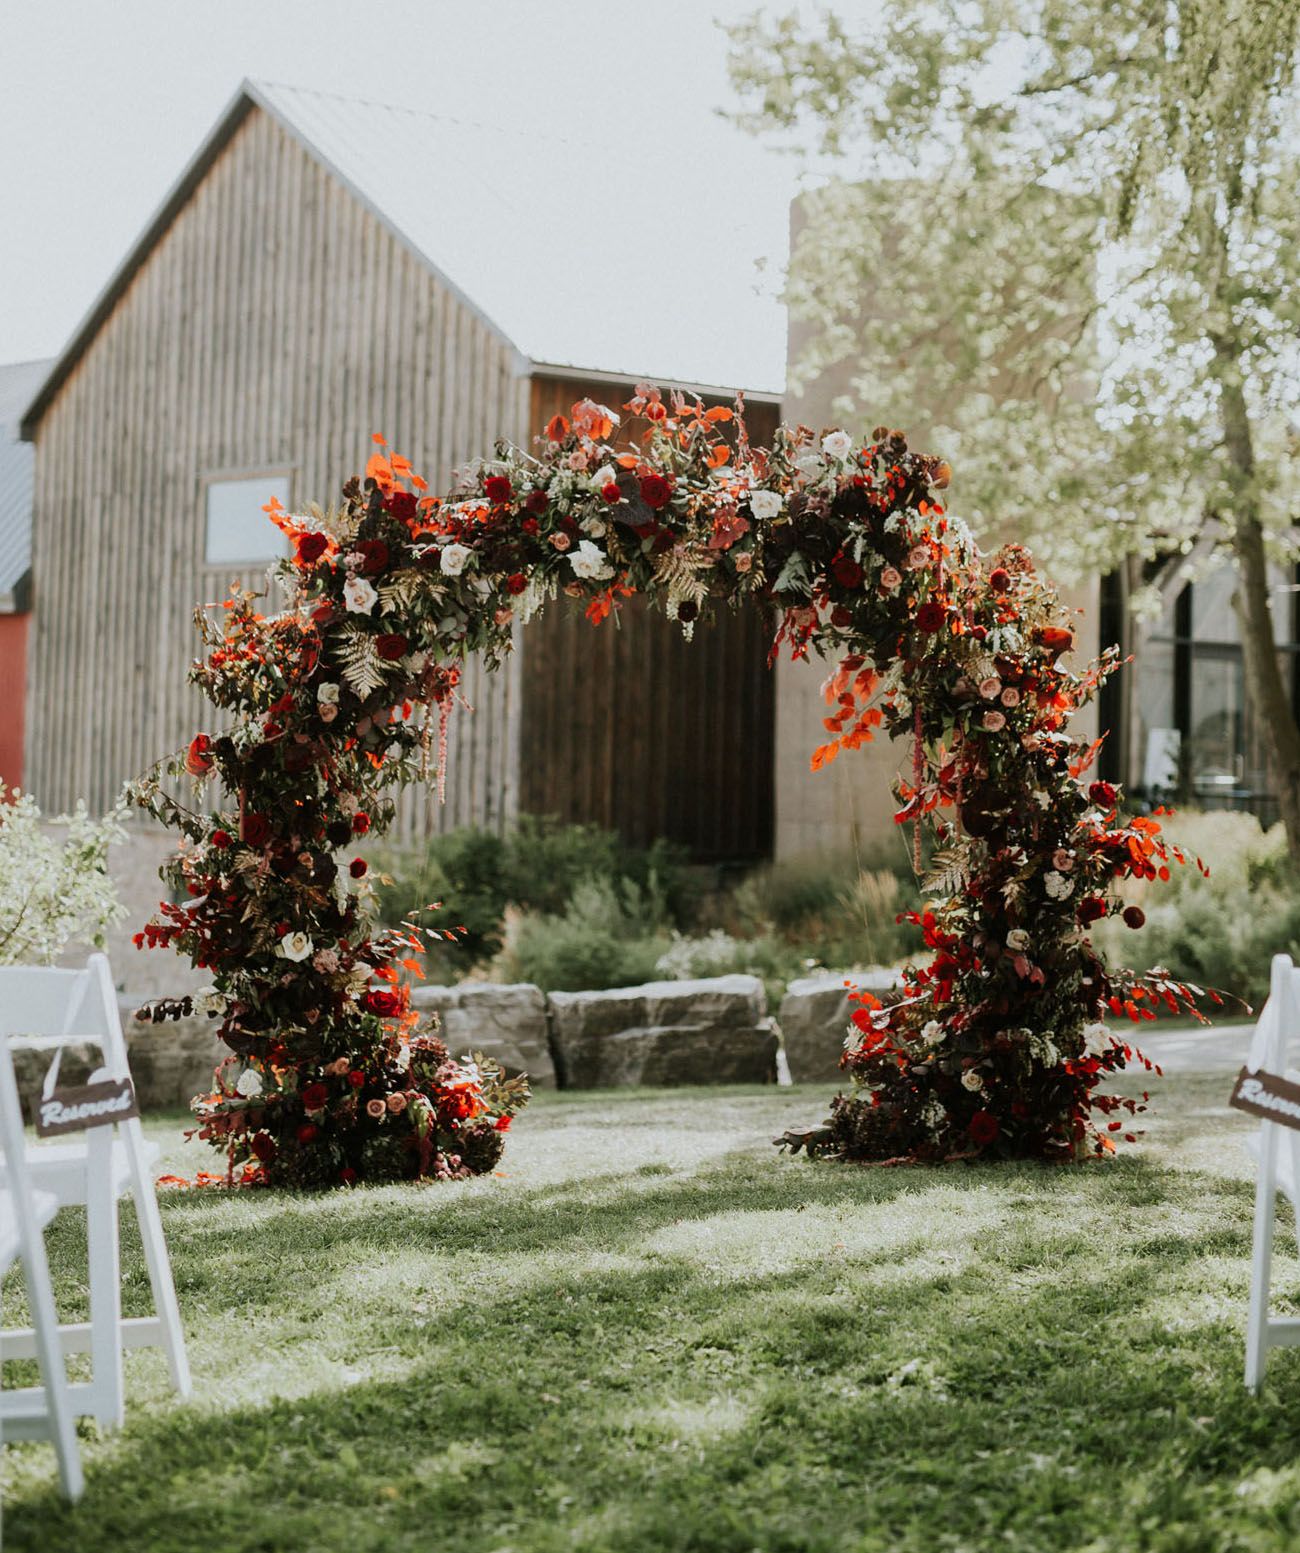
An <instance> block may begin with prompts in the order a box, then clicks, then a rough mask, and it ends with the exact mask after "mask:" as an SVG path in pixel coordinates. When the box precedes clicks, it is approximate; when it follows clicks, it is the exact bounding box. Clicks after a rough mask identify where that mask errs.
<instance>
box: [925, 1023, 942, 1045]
mask: <svg viewBox="0 0 1300 1553" xmlns="http://www.w3.org/2000/svg"><path fill="white" fill-rule="evenodd" d="M921 1039H922V1040H923V1041H924V1042H925V1044H926V1045H927V1046H937V1045H938V1044H939V1042H940V1041H941V1040H943V1026H942V1025H941V1024H940V1023H939V1021H938V1020H937V1019H929V1020H927V1021H926V1023H925V1024H923V1025H922V1026H921Z"/></svg>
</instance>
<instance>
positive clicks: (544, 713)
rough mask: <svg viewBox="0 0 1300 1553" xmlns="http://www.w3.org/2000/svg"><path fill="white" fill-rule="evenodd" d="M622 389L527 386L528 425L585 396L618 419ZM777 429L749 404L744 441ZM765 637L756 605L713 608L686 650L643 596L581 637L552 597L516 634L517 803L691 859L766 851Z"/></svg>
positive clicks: (563, 383) (552, 382)
mask: <svg viewBox="0 0 1300 1553" xmlns="http://www.w3.org/2000/svg"><path fill="white" fill-rule="evenodd" d="M632 392H633V385H632V384H631V383H630V382H629V383H627V384H626V385H617V384H615V385H611V384H610V383H608V382H599V381H590V382H575V381H571V380H567V379H558V380H557V379H548V378H537V379H535V380H534V383H533V392H532V410H531V417H530V418H531V421H532V425H533V427H534V429H535V430H540V429H541V427H543V426H544V425H545V424H546V422H547V421H548V420H549V419H550V417H551V416H552V415H554V414H556V413H567V412H568V410H569V408H570V406H571V405H572V404H573V403H574V401H575V400H577V399H581V398H583V397H585V396H590V397H592V398H594V399H597V400H599V401H600V402H601V403H604V404H608V405H610V406H611V407H613V408H615V409H617V408H618V407H620V406H621V405H622V404H623V403H624V402H625V401H626V400H627V399H629V398H630V397H631V395H632ZM776 420H777V411H776V408H775V406H772V405H767V404H755V405H753V406H751V407H750V411H749V415H748V422H749V429H750V436H751V438H752V440H753V441H754V442H755V443H757V444H760V445H762V444H764V443H767V442H769V441H770V439H771V434H772V431H773V429H774V427H775V425H776ZM623 430H624V432H625V433H627V434H628V435H629V436H635V434H636V430H637V428H636V426H635V425H634V424H633V423H628V424H626V425H625V426H624V428H623ZM771 635H772V626H771V622H770V621H768V620H767V619H765V618H764V616H763V615H762V613H761V612H760V611H759V610H758V609H756V608H751V609H745V610H743V611H740V612H738V613H733V612H731V611H730V610H728V609H726V608H725V607H722V608H720V609H719V610H718V611H717V613H716V615H715V616H714V618H713V619H712V620H711V621H701V622H699V624H697V626H696V629H695V636H694V640H693V641H691V642H686V641H685V640H684V639H683V637H682V631H681V627H680V626H678V625H677V624H676V623H675V622H673V621H670V620H666V619H665V618H664V616H663V615H662V614H661V613H659V612H657V611H654V610H651V609H649V608H648V607H647V606H646V603H645V601H644V600H640V599H637V600H630V601H628V602H627V604H626V605H625V607H624V609H623V611H622V613H621V617H620V621H619V624H618V626H615V625H614V623H613V622H612V621H605V622H603V623H602V624H601V625H599V626H595V627H593V626H592V625H591V624H589V623H588V621H587V620H586V619H585V617H584V616H583V614H582V611H581V610H580V609H578V608H576V607H574V606H572V605H571V604H570V603H569V601H568V600H565V599H563V598H561V599H557V600H556V601H555V603H553V604H552V605H550V606H549V608H548V609H547V611H546V612H545V613H544V614H543V615H542V616H540V617H539V618H538V619H536V620H534V621H532V622H530V624H529V625H528V626H527V627H526V628H525V630H524V632H523V635H522V641H521V648H520V656H521V660H522V674H523V712H522V718H521V723H520V807H521V808H522V809H523V810H525V811H527V812H531V813H535V814H552V815H558V816H560V817H561V818H563V819H565V820H571V821H591V822H594V823H596V824H599V825H602V826H606V827H608V828H610V829H613V830H616V831H618V832H619V834H620V835H622V836H623V837H624V838H625V839H626V840H628V841H630V842H634V843H637V844H641V845H645V844H648V843H649V842H652V841H654V840H655V839H656V838H658V837H665V838H667V839H669V840H672V841H676V842H680V843H682V844H683V845H685V846H687V847H689V848H690V850H691V852H692V853H693V854H694V855H695V856H696V857H697V858H700V859H709V860H727V861H748V860H753V859H756V858H762V857H766V856H768V855H770V852H771V846H772V797H773V789H772V753H773V709H774V699H773V695H774V688H773V682H772V675H771V673H770V671H769V670H768V668H767V663H766V659H767V650H768V645H769V643H770V640H771Z"/></svg>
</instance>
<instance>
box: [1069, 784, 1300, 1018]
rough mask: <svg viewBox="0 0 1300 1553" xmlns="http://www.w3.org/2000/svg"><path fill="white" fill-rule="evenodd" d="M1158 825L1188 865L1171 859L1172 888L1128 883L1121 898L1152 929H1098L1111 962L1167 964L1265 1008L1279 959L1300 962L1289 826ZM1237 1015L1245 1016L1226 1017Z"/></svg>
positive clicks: (1202, 817)
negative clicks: (1205, 871)
mask: <svg viewBox="0 0 1300 1553" xmlns="http://www.w3.org/2000/svg"><path fill="white" fill-rule="evenodd" d="M1161 823H1162V826H1163V829H1164V834H1165V837H1166V839H1167V840H1168V841H1170V842H1171V843H1172V844H1173V845H1175V846H1178V847H1180V848H1182V850H1183V851H1184V852H1185V853H1186V855H1187V857H1188V862H1187V865H1186V866H1183V867H1180V866H1178V865H1176V864H1172V863H1171V865H1170V866H1171V877H1170V878H1169V880H1168V881H1167V882H1163V883H1159V882H1158V883H1156V884H1133V883H1128V884H1126V885H1125V886H1124V889H1123V895H1124V900H1125V902H1126V903H1132V904H1135V905H1139V906H1141V907H1142V909H1143V911H1144V912H1145V913H1146V919H1147V920H1146V925H1145V927H1142V928H1140V929H1138V931H1137V932H1136V933H1135V932H1133V931H1131V930H1130V929H1128V928H1126V927H1124V926H1123V924H1122V923H1121V922H1120V920H1119V919H1118V918H1113V917H1112V918H1110V919H1109V920H1107V921H1106V922H1103V923H1101V924H1099V925H1098V928H1097V929H1095V930H1094V932H1093V938H1094V942H1095V943H1096V944H1097V946H1098V948H1099V949H1100V950H1101V951H1102V953H1103V954H1104V955H1105V957H1106V958H1107V959H1108V960H1109V961H1110V962H1111V963H1112V964H1118V965H1131V966H1133V967H1134V968H1135V969H1138V970H1150V969H1151V968H1152V967H1154V966H1163V967H1164V968H1165V969H1167V970H1169V971H1170V972H1171V973H1172V974H1173V975H1174V976H1175V977H1177V978H1178V979H1179V980H1181V981H1191V982H1194V983H1196V984H1197V985H1198V986H1201V987H1212V988H1215V989H1217V990H1219V991H1221V992H1227V993H1230V994H1232V995H1233V996H1234V997H1237V998H1242V999H1245V1001H1246V1002H1248V1003H1250V1004H1251V1005H1252V1006H1254V1007H1258V1005H1259V1004H1260V1003H1262V1002H1263V1000H1264V998H1265V997H1266V996H1267V995H1268V978H1269V962H1270V960H1271V959H1272V957H1273V956H1274V955H1275V954H1289V955H1291V956H1292V958H1295V959H1300V876H1298V875H1297V873H1296V871H1295V868H1294V865H1293V864H1292V863H1291V861H1290V858H1289V855H1288V853H1287V847H1286V836H1285V833H1284V831H1283V829H1282V827H1281V826H1280V825H1275V826H1274V827H1273V828H1272V829H1271V830H1268V831H1265V830H1263V829H1262V827H1261V826H1260V823H1259V821H1258V820H1257V819H1256V818H1255V817H1254V815H1250V814H1238V813H1227V812H1208V813H1202V812H1197V811H1184V812H1180V813H1178V814H1174V815H1170V816H1168V817H1167V818H1164V819H1162V822H1161ZM1197 858H1200V859H1201V860H1202V861H1203V862H1204V863H1205V865H1206V867H1207V868H1208V869H1209V874H1208V876H1207V875H1205V874H1203V873H1202V872H1201V870H1200V869H1199V868H1198V867H1197V866H1196V859H1197ZM1234 1015H1236V1016H1237V1017H1240V1015H1241V1010H1240V1009H1239V1008H1237V1009H1232V1010H1229V1011H1228V1012H1227V1013H1226V1014H1225V1016H1224V1017H1229V1018H1230V1017H1233V1016H1234Z"/></svg>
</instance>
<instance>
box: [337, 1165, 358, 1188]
mask: <svg viewBox="0 0 1300 1553" xmlns="http://www.w3.org/2000/svg"><path fill="white" fill-rule="evenodd" d="M356 1178H357V1173H356V1171H355V1170H353V1168H352V1166H351V1165H344V1167H343V1169H342V1170H340V1171H339V1180H340V1181H342V1183H343V1185H344V1186H351V1185H352V1184H353V1182H354V1181H355V1180H356Z"/></svg>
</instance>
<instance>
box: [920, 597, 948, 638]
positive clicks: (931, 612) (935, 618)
mask: <svg viewBox="0 0 1300 1553" xmlns="http://www.w3.org/2000/svg"><path fill="white" fill-rule="evenodd" d="M947 618H948V617H947V612H946V611H945V610H944V607H943V605H942V604H940V603H937V602H936V601H935V600H934V599H927V600H926V602H925V603H924V604H922V605H921V607H920V609H918V610H917V612H916V629H917V630H918V631H929V632H934V631H939V630H942V628H943V623H944V621H945V620H946V619H947Z"/></svg>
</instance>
